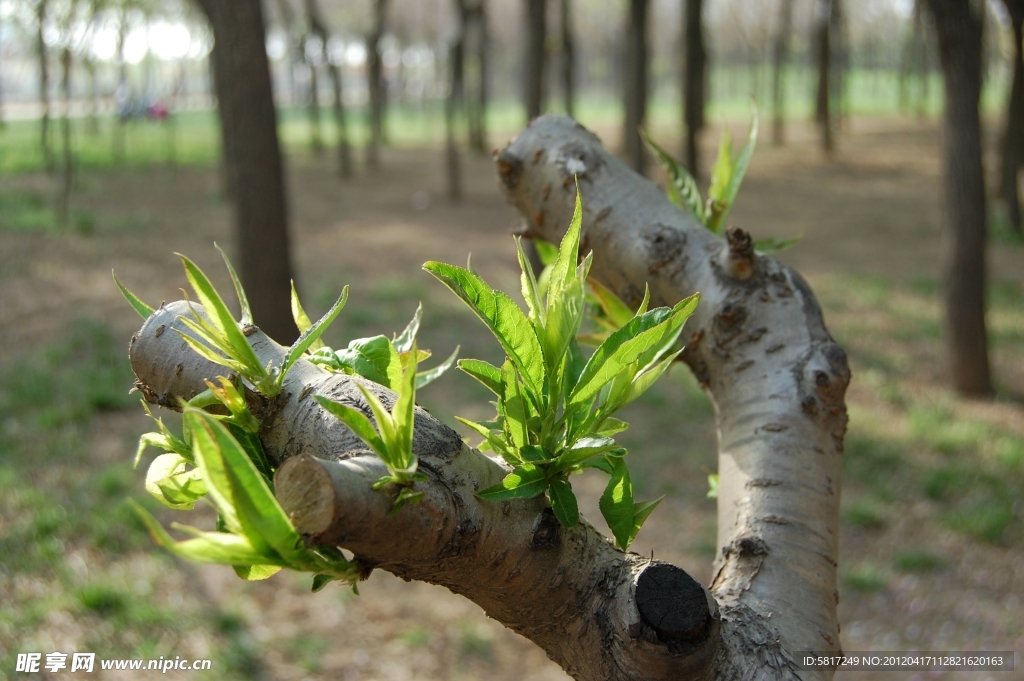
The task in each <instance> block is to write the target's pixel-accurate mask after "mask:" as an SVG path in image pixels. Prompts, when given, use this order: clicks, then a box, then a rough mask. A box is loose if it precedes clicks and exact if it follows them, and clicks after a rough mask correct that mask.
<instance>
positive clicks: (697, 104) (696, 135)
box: [683, 0, 790, 177]
mask: <svg viewBox="0 0 1024 681" xmlns="http://www.w3.org/2000/svg"><path fill="white" fill-rule="evenodd" d="M783 1H784V2H789V1H790V0H783ZM684 2H685V4H686V7H685V10H684V12H683V22H684V24H683V36H684V43H685V44H684V47H683V127H684V128H685V133H686V134H685V136H686V148H685V149H684V157H685V158H686V167H687V168H688V169H689V171H690V174H691V175H693V176H694V177H700V132H701V130H703V129H704V104H705V101H706V99H707V97H706V94H707V84H706V82H705V79H706V77H707V72H708V54H707V50H706V49H705V48H704V0H684Z"/></svg>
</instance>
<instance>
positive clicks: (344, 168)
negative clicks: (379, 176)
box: [306, 0, 352, 177]
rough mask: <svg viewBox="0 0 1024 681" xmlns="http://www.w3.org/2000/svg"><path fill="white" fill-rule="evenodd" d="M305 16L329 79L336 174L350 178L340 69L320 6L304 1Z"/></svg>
mask: <svg viewBox="0 0 1024 681" xmlns="http://www.w3.org/2000/svg"><path fill="white" fill-rule="evenodd" d="M306 15H307V16H308V17H309V27H310V33H311V34H312V35H315V36H316V37H317V38H319V39H320V58H321V59H322V60H323V62H324V64H326V65H327V73H328V75H329V76H330V79H331V95H332V102H333V104H332V106H333V109H334V126H335V127H336V128H337V130H338V173H339V174H340V175H341V176H342V177H352V150H351V147H350V146H349V143H348V118H347V116H346V115H345V99H344V94H345V92H344V89H343V87H344V81H343V80H342V74H341V67H340V66H339V65H338V64H334V63H332V62H331V56H330V52H329V51H328V49H327V40H328V38H329V37H330V31H329V30H327V23H326V22H325V21H324V17H323V14H321V13H320V6H319V5H318V4H317V2H316V0H306Z"/></svg>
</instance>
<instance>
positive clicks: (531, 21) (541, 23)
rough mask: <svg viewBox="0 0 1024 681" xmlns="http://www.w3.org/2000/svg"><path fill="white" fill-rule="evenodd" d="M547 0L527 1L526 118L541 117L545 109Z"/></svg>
mask: <svg viewBox="0 0 1024 681" xmlns="http://www.w3.org/2000/svg"><path fill="white" fill-rule="evenodd" d="M547 9H548V3H547V0H526V68H525V74H524V75H525V76H526V82H525V88H526V93H525V99H526V118H527V120H532V119H534V118H536V117H537V116H539V115H540V114H541V112H542V111H543V110H544V107H545V104H546V102H545V100H546V99H547V97H546V92H545V90H546V89H547V88H545V87H544V86H545V84H546V78H545V72H546V71H547V61H548V56H547V34H548V29H547Z"/></svg>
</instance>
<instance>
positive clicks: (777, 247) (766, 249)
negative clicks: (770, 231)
mask: <svg viewBox="0 0 1024 681" xmlns="http://www.w3.org/2000/svg"><path fill="white" fill-rule="evenodd" d="M803 238H804V237H803V235H801V236H795V237H792V238H790V239H785V238H781V237H775V238H772V239H758V240H757V241H755V242H754V250H756V251H757V252H758V253H760V254H761V255H771V254H772V253H778V252H779V251H784V250H786V249H787V248H789V247H790V246H793V245H795V244H796V243H797V242H798V241H800V240H801V239H803Z"/></svg>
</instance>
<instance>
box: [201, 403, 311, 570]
mask: <svg viewBox="0 0 1024 681" xmlns="http://www.w3.org/2000/svg"><path fill="white" fill-rule="evenodd" d="M190 416H191V417H192V419H191V420H192V423H191V426H192V432H193V438H194V440H193V441H195V437H196V433H197V432H199V431H203V430H205V431H206V432H207V433H208V434H210V435H212V437H213V439H214V440H215V442H216V445H217V453H219V454H220V457H221V458H222V461H223V466H224V471H225V473H226V474H227V477H228V480H229V481H230V484H231V496H232V498H233V501H234V506H235V510H236V511H237V513H238V519H239V521H240V522H241V525H242V527H243V528H244V529H245V536H246V537H247V538H248V539H249V540H250V541H251V542H252V543H253V546H254V547H256V548H257V549H259V542H258V541H257V536H258V537H259V538H260V539H261V540H263V541H264V542H266V544H267V545H269V546H270V548H271V549H273V551H274V552H275V553H276V555H278V556H281V557H282V558H283V559H284V560H285V561H288V562H298V561H300V560H302V557H303V550H302V549H301V548H300V542H301V538H300V537H299V535H298V533H297V532H296V531H295V528H294V527H293V526H292V523H291V521H290V520H289V519H288V516H287V515H286V514H285V512H284V509H282V508H281V505H280V504H278V503H277V499H276V498H275V497H274V494H273V492H271V490H270V487H269V486H268V485H267V482H266V480H264V478H263V476H262V475H260V472H259V470H257V468H256V466H255V464H253V462H252V460H250V459H249V457H248V455H247V454H246V453H245V451H244V450H243V449H242V447H241V445H239V444H238V441H237V440H235V438H234V437H232V435H231V433H230V432H228V429H227V428H225V427H224V426H223V425H222V424H221V423H220V422H218V421H217V420H216V419H215V418H213V417H212V416H210V415H209V414H206V413H204V412H201V411H194V410H189V411H186V413H185V418H189V417H190ZM211 453H212V452H211ZM212 458H213V457H212V456H204V465H203V466H202V468H203V472H204V473H206V471H207V469H208V466H209V462H210V460H211V459H212ZM197 459H198V456H197Z"/></svg>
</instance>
